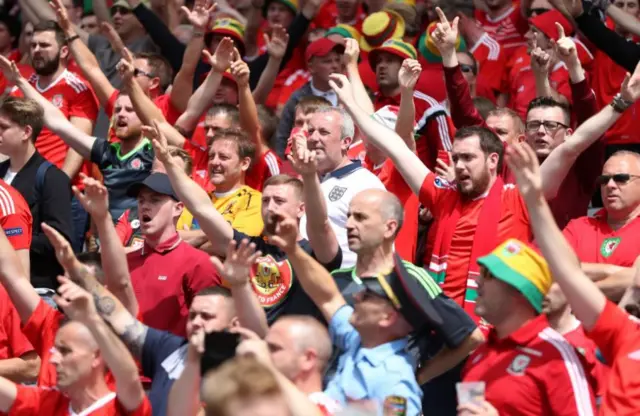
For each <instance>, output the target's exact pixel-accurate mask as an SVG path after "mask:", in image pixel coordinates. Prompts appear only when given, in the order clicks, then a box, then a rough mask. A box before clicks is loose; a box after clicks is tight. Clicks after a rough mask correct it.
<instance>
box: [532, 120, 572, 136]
mask: <svg viewBox="0 0 640 416" xmlns="http://www.w3.org/2000/svg"><path fill="white" fill-rule="evenodd" d="M540 126H544V130H545V131H546V132H547V133H549V134H553V133H555V132H556V131H558V130H559V129H560V128H564V129H566V128H568V127H569V126H567V125H566V124H562V123H560V122H557V121H547V120H533V121H528V122H527V124H525V129H526V130H527V132H529V133H535V132H537V131H538V130H540Z"/></svg>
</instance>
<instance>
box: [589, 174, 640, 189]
mask: <svg viewBox="0 0 640 416" xmlns="http://www.w3.org/2000/svg"><path fill="white" fill-rule="evenodd" d="M636 178H640V175H631V174H628V173H616V174H614V175H600V176H598V178H597V179H596V183H597V184H598V185H600V186H602V185H606V184H608V183H609V181H610V180H611V179H613V181H614V182H615V183H617V184H618V185H624V184H625V183H627V182H629V181H630V180H631V179H636Z"/></svg>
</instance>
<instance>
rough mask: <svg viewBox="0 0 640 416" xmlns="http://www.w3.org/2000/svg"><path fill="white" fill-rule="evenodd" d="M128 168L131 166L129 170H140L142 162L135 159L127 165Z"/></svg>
mask: <svg viewBox="0 0 640 416" xmlns="http://www.w3.org/2000/svg"><path fill="white" fill-rule="evenodd" d="M129 166H131V169H136V170H140V169H142V160H140V159H138V158H135V159H133V160H132V161H131V163H129Z"/></svg>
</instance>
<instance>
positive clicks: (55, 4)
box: [51, 0, 116, 107]
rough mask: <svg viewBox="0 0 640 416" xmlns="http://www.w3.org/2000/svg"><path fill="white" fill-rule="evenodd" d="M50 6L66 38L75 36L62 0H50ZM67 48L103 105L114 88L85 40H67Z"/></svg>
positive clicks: (105, 28)
mask: <svg viewBox="0 0 640 416" xmlns="http://www.w3.org/2000/svg"><path fill="white" fill-rule="evenodd" d="M51 7H52V8H53V10H54V11H55V14H56V17H57V20H58V24H59V25H60V27H61V28H62V31H63V32H64V35H65V36H66V37H67V39H71V38H73V37H74V36H76V34H77V32H76V29H75V27H74V25H73V24H72V23H71V21H70V20H69V16H68V15H67V9H66V8H65V7H64V5H63V4H62V0H54V1H52V3H51ZM101 30H102V31H103V32H105V31H108V30H109V28H108V27H105V26H101ZM69 49H70V50H71V54H72V55H73V59H74V60H75V62H76V64H78V66H79V67H80V71H81V72H82V76H84V77H85V78H86V79H87V81H89V83H90V84H91V87H92V88H93V91H94V92H95V93H96V97H97V98H98V102H99V103H100V106H101V107H105V106H106V105H107V102H108V101H109V98H110V97H111V96H112V95H113V93H114V92H115V91H116V89H115V88H113V86H112V85H111V83H110V82H109V80H108V79H107V77H106V75H105V74H104V72H102V69H100V64H99V63H98V59H97V58H96V57H95V55H94V54H93V52H91V50H89V47H88V46H87V45H86V42H83V41H79V39H78V40H73V41H71V42H69Z"/></svg>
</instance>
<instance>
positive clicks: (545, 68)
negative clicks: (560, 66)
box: [531, 33, 569, 104]
mask: <svg viewBox="0 0 640 416" xmlns="http://www.w3.org/2000/svg"><path fill="white" fill-rule="evenodd" d="M538 36H544V35H542V34H539V33H536V40H534V46H533V49H532V50H531V70H532V71H533V75H534V77H535V84H536V97H551V98H553V99H554V100H556V101H557V102H559V103H564V104H568V103H569V101H568V100H567V97H565V96H564V95H562V94H560V93H559V92H558V91H556V90H555V89H554V88H553V87H552V86H551V82H550V81H549V73H550V71H551V67H552V65H553V64H554V59H553V58H554V57H553V55H554V53H555V52H554V51H553V50H543V49H542V48H540V47H539V46H537V38H538Z"/></svg>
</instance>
